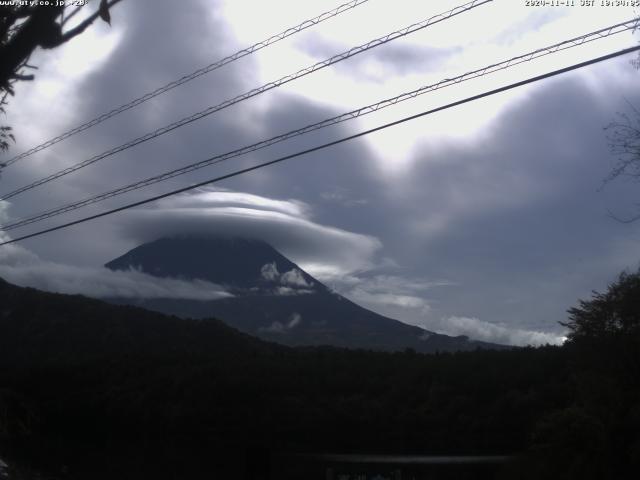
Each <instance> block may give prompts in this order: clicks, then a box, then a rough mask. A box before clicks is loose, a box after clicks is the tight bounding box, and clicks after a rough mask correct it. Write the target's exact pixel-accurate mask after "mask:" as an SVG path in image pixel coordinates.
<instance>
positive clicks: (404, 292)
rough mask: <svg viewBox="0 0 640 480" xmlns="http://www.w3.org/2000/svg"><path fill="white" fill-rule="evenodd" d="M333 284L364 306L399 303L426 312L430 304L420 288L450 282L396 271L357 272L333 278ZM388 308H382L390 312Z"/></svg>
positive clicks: (405, 307) (428, 288) (371, 306)
mask: <svg viewBox="0 0 640 480" xmlns="http://www.w3.org/2000/svg"><path fill="white" fill-rule="evenodd" d="M332 280H333V282H332V286H333V287H334V288H336V289H337V290H338V291H340V292H341V293H342V294H343V295H345V296H346V297H348V298H350V299H351V300H353V301H354V302H356V303H359V304H361V305H363V306H366V307H370V308H373V309H376V307H399V308H402V309H411V310H419V311H421V312H422V313H425V312H428V311H429V310H430V309H431V308H430V306H429V303H428V301H427V300H426V299H425V298H423V296H422V292H425V291H427V290H430V289H432V288H434V287H441V286H449V285H452V283H451V282H447V281H429V280H425V279H423V278H406V277H400V276H396V275H375V276H371V277H365V278H362V277H358V276H357V275H351V276H345V277H342V278H333V279H332ZM389 313H390V312H385V314H389Z"/></svg>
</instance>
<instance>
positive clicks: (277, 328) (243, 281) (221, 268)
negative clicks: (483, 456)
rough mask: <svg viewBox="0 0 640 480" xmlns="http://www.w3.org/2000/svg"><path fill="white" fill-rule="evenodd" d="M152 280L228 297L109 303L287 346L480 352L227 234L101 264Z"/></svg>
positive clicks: (259, 244) (149, 247) (174, 241)
mask: <svg viewBox="0 0 640 480" xmlns="http://www.w3.org/2000/svg"><path fill="white" fill-rule="evenodd" d="M105 266H106V267H107V268H110V269H112V270H128V269H136V270H140V271H142V272H144V273H147V274H150V275H154V276H158V277H175V278H182V279H186V280H196V279H200V280H207V281H209V282H212V283H216V284H219V285H222V286H224V288H226V289H227V290H228V291H229V292H231V293H232V294H233V297H231V298H224V299H220V300H214V301H197V300H180V299H178V300H176V299H139V300H135V299H134V300H132V299H112V301H114V302H116V303H134V304H136V305H138V306H142V307H144V308H148V309H151V310H157V311H160V312H163V313H168V314H172V315H177V316H181V317H191V318H208V317H215V318H219V319H221V320H222V321H224V322H226V323H227V324H229V325H231V326H232V327H235V328H237V329H239V330H241V331H243V332H246V333H249V334H251V335H255V336H258V337H260V338H263V339H267V340H271V341H275V342H279V343H283V344H287V345H332V346H337V347H348V348H364V349H372V350H404V349H406V348H412V349H414V350H416V351H419V352H433V351H453V350H471V349H476V348H478V347H483V346H485V347H487V346H489V345H488V344H482V343H480V342H474V341H472V340H469V339H468V338H466V337H459V338H458V337H449V336H446V335H440V334H437V333H434V332H429V331H427V330H424V329H422V328H419V327H416V326H413V325H407V324H405V323H402V322H400V321H398V320H394V319H391V318H387V317H384V316H382V315H379V314H377V313H375V312H372V311H370V310H367V309H365V308H363V307H361V306H359V305H356V304H355V303H353V302H351V301H350V300H348V299H347V298H345V297H342V296H341V295H339V294H337V293H335V292H332V291H331V290H330V289H328V288H327V287H326V286H325V285H323V284H322V283H321V282H319V281H318V280H316V279H315V278H313V277H312V276H311V275H309V274H308V273H306V272H305V271H304V270H302V269H301V268H300V267H299V266H298V265H296V264H295V263H293V262H292V261H291V260H289V259H288V258H286V257H285V256H284V255H282V254H281V253H280V252H278V251H277V250H276V249H275V248H273V247H272V246H271V245H269V244H268V243H266V242H264V241H262V240H258V239H250V238H241V237H234V236H216V237H193V236H176V237H170V238H161V239H159V240H155V241H153V242H150V243H146V244H144V245H140V246H139V247H136V248H134V249H133V250H130V251H129V252H127V253H125V254H124V255H122V256H121V257H119V258H116V259H115V260H113V261H111V262H109V263H107V264H106V265H105Z"/></svg>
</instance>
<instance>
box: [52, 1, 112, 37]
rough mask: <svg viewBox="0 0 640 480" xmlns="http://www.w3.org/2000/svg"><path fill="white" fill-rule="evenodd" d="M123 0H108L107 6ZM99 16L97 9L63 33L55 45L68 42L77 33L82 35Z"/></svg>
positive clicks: (109, 6)
mask: <svg viewBox="0 0 640 480" xmlns="http://www.w3.org/2000/svg"><path fill="white" fill-rule="evenodd" d="M121 1H122V0H111V1H110V2H107V8H111V7H112V6H113V5H115V4H116V3H119V2H121ZM74 13H75V12H74ZM99 16H100V9H98V10H96V11H95V12H94V13H93V14H92V15H90V16H89V17H87V18H86V19H85V20H83V21H82V22H81V23H80V24H79V25H77V26H76V27H74V28H72V29H71V30H69V31H68V32H65V33H63V34H62V36H61V37H60V40H59V43H58V44H57V45H54V46H55V47H57V46H58V45H62V44H63V43H65V42H68V41H69V40H71V39H72V38H73V37H75V36H77V35H80V34H81V33H82V32H84V31H85V30H86V29H87V28H88V27H89V25H91V24H92V23H93V22H95V21H96V19H97V18H98V17H99Z"/></svg>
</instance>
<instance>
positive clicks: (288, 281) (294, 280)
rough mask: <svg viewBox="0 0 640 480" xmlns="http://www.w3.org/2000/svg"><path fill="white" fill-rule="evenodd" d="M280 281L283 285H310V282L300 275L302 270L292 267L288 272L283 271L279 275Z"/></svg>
mask: <svg viewBox="0 0 640 480" xmlns="http://www.w3.org/2000/svg"><path fill="white" fill-rule="evenodd" d="M280 282H282V283H283V284H284V285H290V286H292V287H311V286H312V285H311V283H309V282H307V281H306V280H305V279H304V276H303V275H302V272H301V271H300V270H298V269H297V268H292V269H291V270H289V271H288V272H284V273H283V274H282V276H281V277H280Z"/></svg>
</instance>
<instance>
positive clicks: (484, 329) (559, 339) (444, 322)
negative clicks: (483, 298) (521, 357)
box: [423, 316, 565, 346]
mask: <svg viewBox="0 0 640 480" xmlns="http://www.w3.org/2000/svg"><path fill="white" fill-rule="evenodd" d="M423 327H424V328H426V329H428V330H433V331H435V332H438V333H444V334H446V335H454V336H457V335H466V336H468V337H470V338H472V339H474V340H480V341H483V342H491V343H500V344H503V345H520V346H525V345H545V344H552V345H560V344H562V343H563V342H564V340H565V337H563V336H562V335H560V334H555V333H549V332H539V331H535V330H526V329H521V328H511V327H507V326H505V325H496V324H494V323H490V322H487V321H484V320H480V319H478V318H474V317H456V316H452V317H448V318H441V319H440V320H430V321H428V322H426V323H424V324H423Z"/></svg>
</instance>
